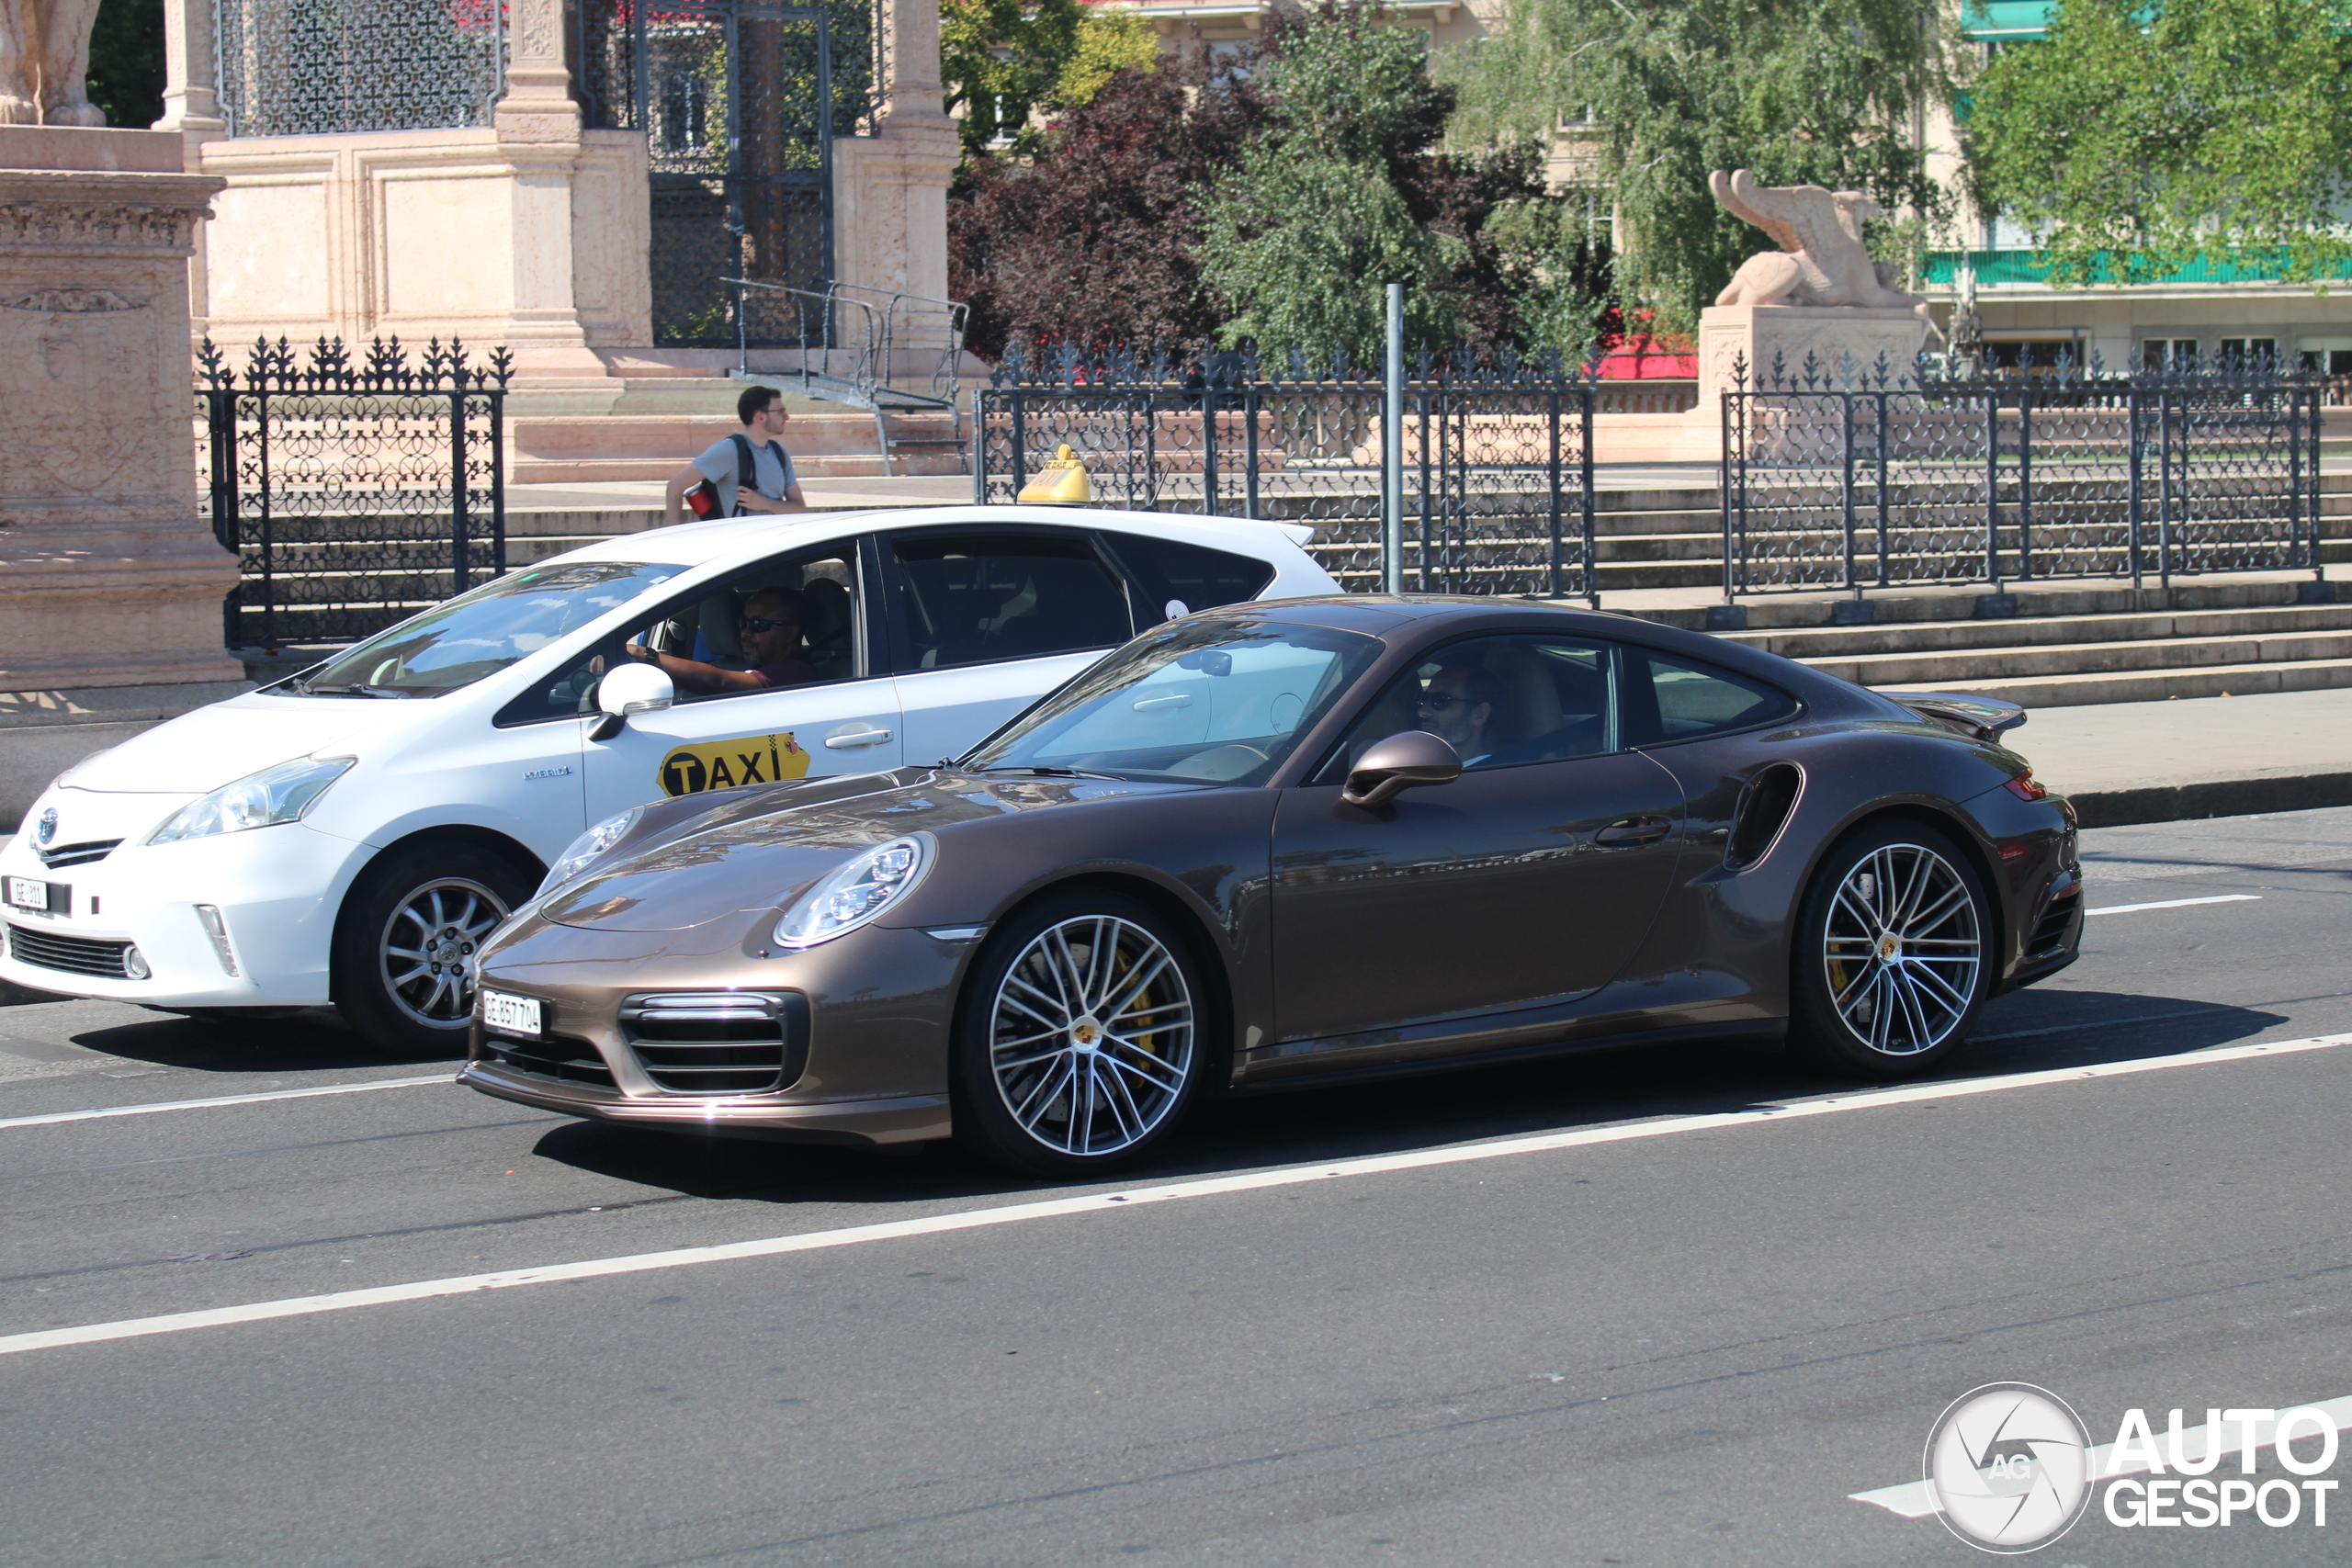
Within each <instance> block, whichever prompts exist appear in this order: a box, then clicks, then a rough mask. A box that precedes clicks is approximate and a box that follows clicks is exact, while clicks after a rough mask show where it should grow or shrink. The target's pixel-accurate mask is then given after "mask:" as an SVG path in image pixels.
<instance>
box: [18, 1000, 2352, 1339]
mask: <svg viewBox="0 0 2352 1568" xmlns="http://www.w3.org/2000/svg"><path fill="white" fill-rule="evenodd" d="M2339 1045H2352V1034H2322V1035H2314V1036H2312V1037H2311V1038H2309V1039H2304V1040H2275V1041H2271V1042H2268V1043H2264V1044H2255V1045H2228V1046H2222V1047H2221V1048H2219V1049H2216V1050H2211V1051H2191V1052H2186V1053H2182V1054H2180V1055H2170V1056H2144V1057H2139V1058H2135V1059H2133V1060H2131V1061H2123V1062H2103V1063H2099V1064H2098V1065H2096V1066H2080V1067H2057V1068H2052V1069H2049V1070H2046V1071H2042V1072H2032V1073H2007V1074H2003V1075H2001V1076H1999V1077H1983V1078H1962V1079H1959V1080H1956V1081H1953V1082H1949V1083H1933V1084H1913V1085H1906V1086H1905V1087H1903V1088H1900V1089H1871V1090H1865V1091H1863V1092H1861V1093H1857V1094H1844V1095H1832V1096H1828V1097H1826V1098H1824V1099H1820V1100H1798V1101H1796V1102H1794V1103H1792V1104H1774V1105H1759V1106H1756V1107H1753V1108H1751V1109H1748V1110H1745V1111H1722V1112H1715V1113H1713V1114H1709V1115H1702V1116H1675V1117H1668V1118H1664V1119H1661V1120H1659V1121H1656V1122H1629V1123H1626V1124H1624V1125H1622V1126H1614V1127H1593V1128H1587V1129H1584V1130H1582V1131H1579V1132H1574V1133H1545V1134H1538V1135H1536V1136H1533V1137H1525V1138H1505V1139H1499V1140H1497V1141H1495V1142H1492V1143H1483V1144H1464V1145H1454V1146H1453V1147H1450V1148H1440V1149H1420V1150H1416V1151H1414V1152H1412V1153H1409V1154H1396V1155H1374V1156H1366V1157H1364V1158H1362V1159H1347V1160H1334V1161H1330V1162H1329V1163H1326V1164H1318V1165H1305V1166H1292V1167H1288V1168H1283V1169H1279V1170H1261V1171H1250V1172H1247V1173H1244V1174H1241V1175H1236V1176H1219V1177H1210V1178H1207V1179H1203V1180H1197V1181H1178V1182H1171V1183H1169V1184H1167V1185H1164V1186H1158V1187H1136V1188H1130V1189H1129V1190H1125V1191H1124V1192H1091V1193H1086V1194H1083V1195H1080V1196H1076V1197H1069V1198H1049V1199H1046V1200H1043V1201H1038V1202H1034V1203H1012V1204H1007V1205H1003V1206H1001V1207H998V1208H992V1209H967V1210H962V1211H958V1212H955V1213H943V1214H924V1215H920V1216H918V1217H915V1218H912V1219H905V1220H889V1221H885V1222H883V1223H881V1224H869V1225H852V1226H849V1227H847V1228H845V1229H842V1230H830V1231H811V1232H807V1233H804V1234H802V1235H780V1236H766V1237H763V1238H761V1239H758V1240H755V1241H738V1242H728V1243H724V1244H722V1245H719V1246H716V1247H678V1248H675V1249H674V1250H672V1251H667V1252H641V1253H637V1254H634V1255H632V1256H629V1257H624V1258H591V1259H588V1260H586V1261H583V1262H578V1263H555V1264H548V1265H545V1266H543V1267H540V1268H536V1269H503V1270H500V1271H499V1272H496V1273H491V1274H465V1275H459V1276H458V1277H456V1278H452V1279H444V1280H414V1281H412V1282H410V1283H408V1284H404V1285H380V1286H377V1287H374V1288H372V1289H368V1290H356V1291H336V1292H333V1293H331V1294H328V1295H319V1296H296V1297H292V1298H290V1299H288V1300H285V1301H275V1302H254V1303H251V1304H249V1305H245V1306H232V1307H213V1308H209V1309H206V1310H204V1311H200V1312H179V1313H168V1314H164V1315H162V1316H159V1317H134V1318H125V1319H123V1320H121V1321H119V1322H115V1323H92V1324H85V1325H82V1326H79V1327H74V1328H46V1329H40V1330H37V1331H35V1332H32V1333H29V1334H14V1335H9V1336H6V1337H0V1355H13V1354H16V1353H17V1352H20V1351H26V1350H49V1349H56V1348H61V1347H63V1346H68V1345H96V1344H100V1343H103V1342H105V1341H107V1340H114V1339H136V1338H141V1337H146V1336H149V1335H155V1334H179V1333H185V1332H187V1331H188V1330H191V1329H198V1328H220V1327H224V1326H227V1325H232V1324H239V1323H260V1322H264V1321H266V1320H268V1319H271V1318H280V1317H303V1316H308V1315H310V1314H315V1313H326V1312H340V1311H343V1310H345V1309H346V1308H351V1307H366V1306H384V1305H389V1304H390V1303H395V1302H415V1301H425V1300H429V1299H431V1298H433V1297H435V1296H458V1295H468V1294H471V1293H472V1292H477V1291H503V1290H512V1289H515V1288H516V1287H518V1286H523V1285H548V1284H556V1283H560V1282H563V1281H568V1280H595V1279H604V1278H609V1277H611V1276H614V1275H618V1274H641V1273H646V1272H649V1271H650V1270H653V1269H681V1268H689V1267H693V1266H695V1265H698V1264H704V1263H728V1262H734V1261H737V1260H739V1259H742V1258H776V1257H781V1256H784V1255H785V1254H787V1253H795V1252H818V1251H823V1250H826V1249H829V1248H833V1247H857V1246H862V1245H864V1244H865V1243H868V1242H876V1241H897V1240H902V1239H905V1238H908V1237H911V1236H922V1235H947V1234H950V1233H952V1232H956V1231H967V1230H980V1229H984V1228H987V1227H990V1226H995V1225H1007V1224H1022V1223H1023V1222H1026V1221H1030V1220H1048V1219H1060V1218H1063V1217H1065V1216H1068V1215H1071V1214H1099V1213H1109V1212H1111V1211H1114V1210H1134V1209H1136V1208H1140V1207H1144V1206H1147V1205H1149V1204H1154V1203H1168V1202H1176V1201H1182V1200H1185V1199H1191V1198H1216V1197H1224V1196H1227V1195H1229V1194H1233V1193H1238V1192H1257V1191H1264V1190H1268V1189H1270V1188H1277V1187H1295V1186H1301V1185H1304V1184H1306V1183H1308V1182H1316V1181H1331V1180H1339V1179H1347V1178H1351V1177H1359V1176H1379V1175H1386V1174H1389V1173H1392V1172H1396V1171H1405V1170H1428V1169H1431V1168H1438V1167H1442V1166H1449V1165H1466V1164H1470V1163H1472V1162H1474V1161H1478V1160H1490V1159H1504V1158H1508V1157H1510V1156H1515V1155H1531V1154H1544V1153H1549V1152H1552V1151H1555V1150H1558V1149H1573V1148H1586V1147H1590V1146H1592V1145H1600V1144H1617V1143H1628V1142H1631V1141H1633V1140H1635V1139H1639V1138H1658V1137H1667V1136H1670V1135H1672V1134H1678V1133H1705V1132H1716V1131H1722V1130H1725V1129H1729V1128H1735V1127H1754V1126H1760V1125H1764V1124H1767V1123H1770V1122H1792V1121H1801V1120H1804V1119H1806V1118H1809V1117H1815V1116H1828V1115H1835V1114H1837V1113H1838V1112H1841V1111H1870V1110H1875V1109H1878V1108H1879V1107H1882V1106H1889V1105H1918V1104H1924V1103H1927V1102H1928V1101H1932V1100H1962V1099H1966V1098H1968V1097H1970V1096H1973V1095H1980V1094H1996V1093H2000V1092H2002V1091H2003V1090H2007V1089H2036V1088H2041V1087H2042V1086H2045V1085H2055V1084H2068V1083H2086V1082H2089V1081H2091V1080H2093V1079H2096V1078H2111V1077H2127V1076H2130V1075H2132V1074H2136V1073H2151V1072H2161V1071H2164V1070H2165V1069H2167V1068H2171V1067H2202V1066H2217V1065H2219V1064H2221V1063H2224V1062H2244V1061H2251V1060H2254V1059H2256V1058H2259V1057H2265V1056H2286V1055H2296V1054H2298V1053H2301V1052H2307V1051H2324V1050H2330V1049H2333V1048H2334V1047H2336V1046H2339Z"/></svg>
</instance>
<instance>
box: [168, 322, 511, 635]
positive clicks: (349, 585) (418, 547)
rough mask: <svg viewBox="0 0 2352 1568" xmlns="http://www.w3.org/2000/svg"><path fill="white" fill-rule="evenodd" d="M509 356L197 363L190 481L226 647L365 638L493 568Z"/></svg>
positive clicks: (402, 352) (394, 355) (383, 347)
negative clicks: (212, 560) (220, 590)
mask: <svg viewBox="0 0 2352 1568" xmlns="http://www.w3.org/2000/svg"><path fill="white" fill-rule="evenodd" d="M509 370H510V360H509V357H508V355H507V353H506V351H505V350H504V349H503V348H499V349H492V351H491V352H490V354H489V355H487V356H486V357H480V358H477V357H475V356H474V355H471V354H469V351H468V350H467V349H466V347H465V346H464V345H463V344H459V343H458V342H456V341H454V340H452V341H451V342H450V343H449V344H447V345H446V346H445V345H444V344H441V343H440V342H439V341H438V340H435V342H433V343H432V344H429V345H427V347H426V348H425V349H424V353H423V355H420V356H419V358H418V360H417V362H416V363H415V364H414V365H412V364H411V363H410V358H409V352H408V350H406V349H404V348H402V347H401V344H400V340H399V339H397V338H395V339H393V340H392V341H391V342H390V343H385V342H382V341H380V340H379V341H378V342H376V343H374V344H370V345H369V347H368V351H367V353H366V354H365V355H362V356H361V357H360V358H359V360H358V361H357V362H356V363H355V362H354V360H353V357H352V355H351V353H350V352H349V351H348V350H346V349H345V347H344V345H343V343H342V340H340V339H335V340H333V341H330V340H327V339H324V338H322V339H321V340H320V341H319V342H318V343H317V344H313V345H312V346H311V348H310V349H309V350H308V351H307V353H306V354H298V353H297V352H296V351H295V350H294V349H293V348H292V347H291V346H290V345H289V344H287V342H286V341H285V340H284V339H282V338H281V339H280V340H278V342H277V343H276V344H271V343H269V342H267V341H266V340H263V341H261V342H258V343H256V344H254V346H253V347H252V349H250V350H249V351H247V354H246V356H245V364H244V367H243V371H242V373H240V372H239V371H238V370H237V369H235V368H234V367H232V366H231V364H230V362H229V358H228V356H227V355H225V354H223V353H222V352H221V351H220V349H219V348H217V347H215V346H214V345H213V344H212V343H211V341H210V340H209V339H207V340H206V341H205V343H204V344H203V346H202V347H201V348H200V349H199V350H198V368H197V382H196V455H197V483H198V494H199V495H200V496H201V497H202V506H203V511H204V515H205V517H206V518H207V520H208V521H209V522H210V524H211V525H212V532H213V536H214V537H216V538H218V539H219V540H220V543H221V544H222V545H223V546H225V547H227V548H229V549H232V550H233V551H235V552H236V555H237V562H238V570H239V578H240V581H239V583H238V586H237V588H236V590H235V591H234V592H232V593H231V594H230V596H229V599H228V602H227V604H226V605H225V606H224V619H223V630H224V632H225V633H226V635H227V638H228V643H229V645H230V646H231V647H232V648H234V647H243V646H250V645H254V644H260V645H263V646H269V647H275V646H277V645H279V644H281V643H286V642H311V641H338V640H342V639H345V638H350V637H366V636H368V635H369V634H370V633H373V632H376V631H379V630H381V629H382V628H383V627H385V626H390V625H391V624H393V623H394V622H396V621H399V620H401V619H404V618H405V617H407V616H409V615H414V614H415V613H416V612H418V611H419V610H422V609H424V608H426V607H427V606H428V605H431V604H436V603H438V602H439V601H441V600H443V599H446V598H447V597H448V596H449V595H451V594H452V593H462V592H465V591H466V590H467V589H468V588H469V587H471V586H472V585H474V584H475V583H477V582H480V581H486V580H487V579H489V578H492V577H496V576H498V575H500V574H501V573H503V572H504V571H505V570H506V486H505V447H504V445H503V441H504V437H503V415H504V405H505V400H506V381H507V377H508V374H509Z"/></svg>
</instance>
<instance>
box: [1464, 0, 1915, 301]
mask: <svg viewBox="0 0 2352 1568" xmlns="http://www.w3.org/2000/svg"><path fill="white" fill-rule="evenodd" d="M1934 10H1935V8H1933V7H1925V6H1920V5H1918V4H1917V0H1510V6H1509V8H1508V9H1507V11H1506V13H1505V19H1504V24H1503V26H1502V28H1501V29H1500V30H1499V31H1498V32H1497V33H1496V34H1495V35H1494V36H1492V37H1490V38H1488V39H1487V40H1486V41H1485V42H1484V43H1483V44H1482V45H1481V46H1480V47H1479V48H1477V49H1476V51H1470V52H1468V53H1466V54H1465V55H1464V56H1463V57H1461V59H1460V61H1459V63H1458V64H1455V65H1453V66H1452V67H1451V68H1450V69H1449V73H1448V74H1449V78H1450V79H1451V80H1453V81H1454V82H1455V83H1456V85H1458V86H1459V88H1460V91H1461V95H1462V104H1461V107H1460V110H1459V111H1458V112H1457V114H1456V115H1455V118H1454V120H1453V133H1454V136H1455V137H1456V139H1457V140H1458V141H1468V142H1470V143H1472V144H1477V143H1482V142H1487V141H1494V140H1496V139H1499V138H1509V137H1544V138H1547V139H1548V138H1549V137H1550V136H1551V135H1553V134H1554V132H1555V129H1556V128H1558V127H1560V126H1562V125H1568V126H1572V127H1582V128H1585V129H1584V130H1583V131H1582V137H1581V140H1582V146H1583V148H1584V150H1585V152H1586V154H1587V157H1588V159H1589V162H1588V163H1587V164H1586V169H1585V178H1586V180H1587V181H1589V184H1590V185H1591V186H1593V187H1595V188H1596V189H1598V190H1600V191H1603V192H1606V193H1607V197H1608V199H1609V200H1610V201H1611V204H1612V205H1613V207H1614V210H1615V214H1616V218H1617V221H1618V224H1619V226H1620V227H1619V231H1618V233H1617V235H1616V241H1617V254H1616V265H1617V283H1618V287H1619V288H1620V289H1621V290H1622V292H1623V297H1624V300H1625V302H1626V303H1628V304H1631V303H1633V302H1634V301H1639V302H1641V303H1642V304H1643V305H1645V306H1646V307H1647V308H1649V309H1651V310H1654V311H1655V313H1656V321H1657V325H1658V326H1659V327H1660V328H1661V329H1665V330H1669V331H1672V330H1680V331H1687V330H1688V329H1689V328H1691V326H1692V325H1694V324H1695V323H1696V321H1697V318H1698V313H1699V310H1700V309H1701V308H1702V307H1703V306H1706V305H1711V304H1713V302H1714V298H1715V296H1716V294H1717V293H1718V292H1720V291H1721V289H1722V288H1723V286H1724V284H1725V283H1727V282H1728V281H1729V280H1730V278H1731V275H1732V273H1733V272H1734V271H1736V269H1737V267H1738V265H1739V264H1740V262H1742V261H1743V260H1745V259H1746V258H1747V256H1749V255H1751V254H1754V253H1755V252H1756V251H1757V249H1758V235H1757V233H1756V231H1754V230H1753V229H1751V228H1749V227H1748V226H1747V224H1745V223H1743V222H1741V221H1740V220H1737V219H1736V218H1733V217H1732V216H1731V215H1730V214H1728V213H1725V212H1724V211H1722V210H1720V209H1718V208H1717V207H1716V206H1715V204H1714V199H1713V197H1712V196H1711V195H1710V194H1709V192H1708V189H1707V175H1708V174H1709V172H1710V171H1712V170H1714V169H1718V168H1725V169H1729V168H1746V169H1750V170H1752V171H1754V173H1755V175H1756V178H1757V179H1758V182H1760V183H1762V184H1765V185H1804V184H1818V185H1824V186H1830V187H1831V188H1833V189H1860V190H1866V191H1868V192H1870V193H1871V195H1872V196H1873V197H1877V198H1878V200H1879V201H1880V202H1881V203H1882V204H1883V206H1885V207H1886V208H1887V209H1889V210H1890V211H1901V210H1903V209H1909V210H1910V211H1911V212H1912V213H1914V214H1916V215H1918V216H1920V217H1922V218H1925V219H1928V220H1937V219H1939V218H1940V217H1941V216H1942V215H1943V214H1945V213H1946V212H1947V211H1948V210H1949V208H1950V198H1949V197H1948V196H1947V195H1946V194H1945V193H1944V191H1943V190H1942V189H1941V188H1940V187H1939V186H1938V185H1937V184H1936V182H1934V181H1933V180H1932V179H1930V178H1929V176H1928V168H1927V155H1926V152H1924V150H1922V149H1921V148H1919V147H1917V146H1915V145H1914V143H1913V139H1912V135H1911V123H1912V118H1913V116H1914V114H1915V112H1916V111H1918V110H1920V109H1922V108H1924V107H1928V106H1929V105H1932V104H1934V103H1937V102H1940V101H1947V100H1948V99H1949V97H1950V96H1951V65H1950V62H1951V38H1950V37H1949V36H1948V35H1947V34H1946V33H1945V32H1944V31H1943V30H1942V29H1941V28H1939V25H1938V24H1936V23H1935V22H1934V21H1933V20H1932V17H1933V15H1934Z"/></svg>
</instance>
